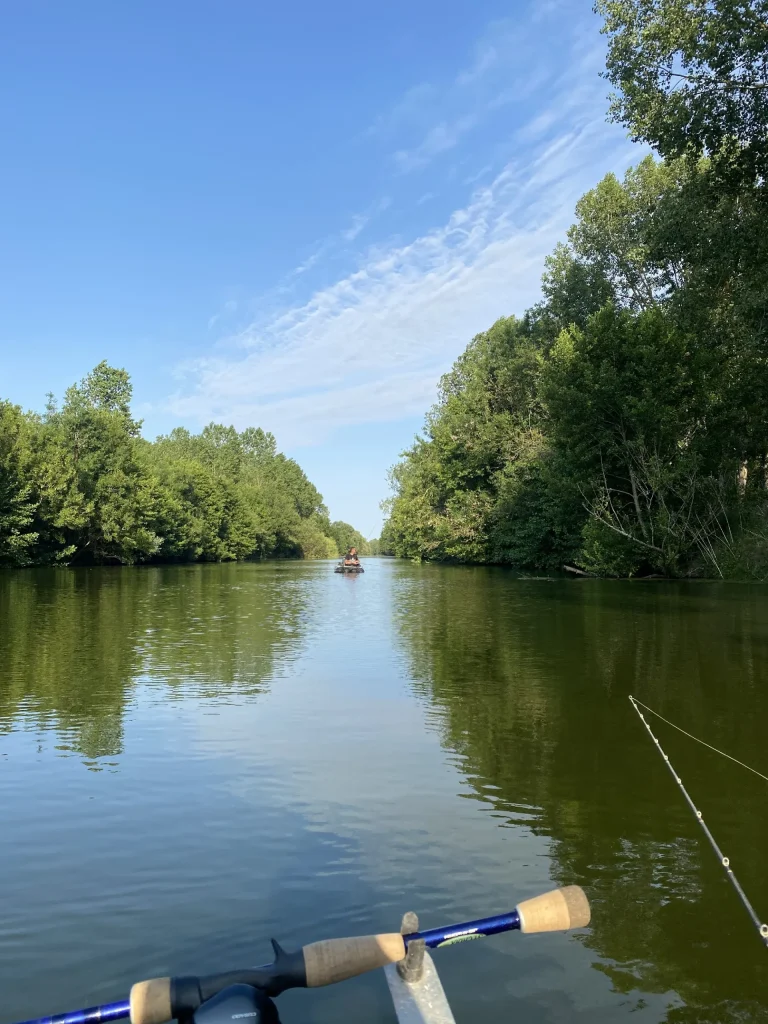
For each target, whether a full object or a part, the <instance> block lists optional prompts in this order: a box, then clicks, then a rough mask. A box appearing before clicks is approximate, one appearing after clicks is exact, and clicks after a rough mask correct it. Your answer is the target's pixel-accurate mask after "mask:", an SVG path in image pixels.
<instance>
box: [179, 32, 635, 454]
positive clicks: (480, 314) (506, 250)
mask: <svg viewBox="0 0 768 1024" xmlns="http://www.w3.org/2000/svg"><path fill="white" fill-rule="evenodd" d="M511 31H512V30H511V29H510V32H511ZM516 31H517V40H518V44H519V43H520V38H519V36H520V30H519V29H516ZM505 38H507V37H504V36H503V34H502V33H500V32H499V31H496V32H495V35H494V41H493V45H492V46H489V45H487V42H486V44H482V45H480V46H478V48H477V49H476V51H475V53H474V57H473V59H472V60H471V61H469V62H468V67H467V70H466V71H463V72H461V73H460V74H459V75H458V76H456V77H455V78H454V79H453V80H452V81H453V84H452V85H451V88H452V89H460V90H464V91H466V92H467V93H469V92H471V91H472V90H475V101H476V105H475V109H474V111H473V110H471V109H469V108H468V109H467V111H466V112H465V113H462V114H460V115H459V116H458V117H457V118H454V119H453V120H449V119H448V118H445V119H444V121H438V123H437V128H435V126H433V127H432V129H431V130H430V131H429V132H427V133H426V134H425V135H423V136H422V138H421V141H420V142H419V143H417V144H416V145H414V146H412V147H410V148H409V147H408V146H405V145H401V146H400V147H399V149H398V152H399V153H401V154H403V155H402V156H401V157H400V161H401V163H402V164H403V165H404V169H405V165H408V166H410V165H413V164H415V162H417V161H420V160H429V159H430V158H436V157H437V155H439V153H441V152H446V151H447V150H449V149H451V148H453V147H455V146H456V145H457V143H456V141H455V139H456V137H457V136H461V135H462V133H464V134H466V133H468V132H469V131H470V130H471V128H472V117H480V116H483V112H484V111H486V110H487V109H488V105H489V103H490V102H491V100H493V99H495V100H498V97H499V96H500V95H501V93H500V91H499V82H498V81H495V82H494V83H493V85H494V88H493V90H489V89H487V88H486V82H487V80H488V79H489V78H491V77H492V76H493V75H494V74H495V73H496V69H498V67H499V66H500V65H501V64H503V61H504V60H505V59H506V55H507V53H508V50H509V46H510V45H511V44H510V43H509V42H507V43H504V39H505ZM502 44H504V45H502ZM505 47H506V48H505ZM601 65H602V49H601V48H600V47H599V46H598V45H597V44H596V42H595V38H594V35H593V36H592V37H591V46H587V45H585V41H584V39H583V38H582V37H581V36H579V35H578V34H575V33H572V34H571V36H570V47H569V49H568V50H567V52H566V53H565V55H563V53H562V52H561V53H560V54H559V56H558V58H557V59H554V58H553V59H552V61H550V64H549V65H548V66H546V67H545V66H544V65H543V63H542V61H541V60H539V61H538V62H537V61H536V60H533V61H532V62H531V66H532V67H535V75H534V74H533V73H532V74H530V75H529V77H528V78H527V80H526V82H525V83H524V84H523V85H521V86H520V87H519V88H518V87H517V86H515V87H514V89H513V97H514V98H513V99H510V102H514V101H517V102H519V98H520V96H521V95H523V94H525V95H526V96H527V100H526V105H525V110H524V114H525V116H524V117H519V116H518V117H517V119H516V122H515V123H514V125H510V126H509V129H508V132H507V136H506V142H505V145H506V150H507V155H506V158H505V162H504V163H503V164H501V165H499V164H498V163H497V164H495V166H496V170H495V171H494V170H493V166H494V165H493V164H487V163H486V165H485V166H483V167H482V169H481V170H480V171H478V172H477V173H476V174H475V175H473V176H471V177H470V178H468V179H465V182H464V185H463V186H461V185H459V180H460V178H459V179H456V187H457V188H462V187H463V189H464V193H463V196H462V199H461V201H460V202H457V203H456V206H455V209H454V210H453V212H452V213H450V214H448V215H446V216H445V219H444V222H443V223H442V224H441V225H440V226H439V227H437V228H434V229H432V230H429V231H422V232H421V233H415V235H414V236H413V237H411V238H410V240H407V241H403V240H402V239H400V240H397V241H394V242H392V241H390V242H379V244H378V245H371V246H369V247H368V248H367V249H366V250H365V251H363V252H362V253H360V254H359V255H358V257H357V259H356V261H355V263H354V264H353V265H352V268H351V269H349V270H348V271H347V272H344V273H341V274H340V275H339V276H338V277H337V278H336V279H335V280H333V281H332V283H331V284H329V285H326V286H323V287H319V288H318V289H316V290H315V291H314V293H312V294H306V293H305V296H304V297H303V298H300V299H297V300H296V301H290V302H289V301H288V299H286V298H285V296H283V301H282V304H272V305H271V306H270V309H271V312H269V313H266V312H265V313H263V314H262V315H261V316H259V317H258V318H257V319H256V320H254V321H253V322H252V323H251V324H250V325H249V326H248V327H247V329H246V330H244V331H243V332H241V333H240V334H239V335H238V339H237V346H239V347H232V346H230V347H229V348H228V349H219V350H218V351H217V352H216V353H215V354H214V355H212V356H210V357H209V358H206V359H202V360H198V361H196V362H195V363H193V364H191V365H189V366H187V367H185V369H184V376H183V378H182V385H181V387H180V390H179V392H178V393H177V394H176V395H175V396H173V398H172V399H170V400H169V406H170V409H171V410H172V411H173V412H175V413H176V414H177V415H178V416H179V417H182V418H185V419H194V420H197V421H199V422H204V421H206V420H210V419H223V420H225V421H226V422H232V423H235V424H236V425H237V426H239V427H243V426H245V425H248V424H259V425H261V426H263V427H265V428H267V429H270V430H273V431H274V432H275V433H276V434H277V436H278V437H279V439H280V442H281V444H282V445H284V446H286V447H295V446H299V445H307V444H316V443H321V442H322V441H323V440H325V439H326V438H327V437H328V436H329V435H330V434H331V433H332V432H333V431H334V430H335V429H336V428H338V427H341V426H344V425H350V424H356V425H359V424H364V423H375V422H387V421H393V420H399V419H402V418H404V417H407V416H413V415H418V414H420V413H423V412H424V411H425V410H426V408H428V406H429V405H430V404H431V402H432V401H433V400H434V396H435V386H436V383H437V381H438V379H439V376H440V375H441V373H443V372H445V371H446V370H447V369H448V368H449V367H450V365H451V363H452V362H453V361H454V359H455V358H456V357H457V356H458V354H459V353H460V352H461V351H462V350H463V348H464V347H465V346H466V344H467V343H468V342H469V340H470V339H471V338H472V337H473V336H474V335H475V334H476V333H477V332H478V331H480V330H483V329H484V328H486V327H488V326H489V325H490V324H491V323H492V322H493V321H494V320H495V319H496V318H498V317H499V316H502V315H507V314H509V313H512V312H515V313H521V312H522V311H523V310H524V309H525V308H526V307H527V306H529V305H531V304H532V303H533V302H534V301H536V299H537V297H538V295H539V285H540V275H541V271H542V267H543V261H544V257H545V256H546V255H547V254H548V253H549V252H551V251H552V249H553V248H554V246H555V244H556V243H557V242H558V241H560V240H562V238H563V237H564V234H565V231H566V229H567V227H568V225H569V224H570V223H571V221H572V218H573V208H574V205H575V203H576V200H577V199H578V198H579V196H580V195H581V194H583V192H584V191H586V189H588V188H591V187H592V186H593V185H594V184H595V183H596V181H597V179H598V178H599V177H600V176H602V175H603V174H605V173H606V172H608V171H610V170H615V171H617V172H621V171H623V169H624V168H625V167H626V165H627V164H628V163H629V162H630V160H631V159H633V156H634V155H635V154H636V151H635V150H634V149H633V148H632V147H631V145H630V143H629V142H627V140H626V138H625V137H624V135H623V132H621V130H619V129H618V128H616V127H613V126H610V125H607V124H606V123H605V106H606V104H605V98H604V93H605V89H604V84H603V82H602V81H601V79H600V78H599V77H598V74H597V72H598V70H599V68H600V66H601ZM529 70H530V69H529ZM481 85H482V88H481ZM510 88H511V87H510ZM427 97H433V90H432V87H430V86H426V85H425V86H420V87H419V88H418V89H417V90H412V91H411V93H409V94H408V95H407V96H406V97H405V98H404V100H403V101H402V103H401V104H400V105H399V107H396V108H395V112H396V113H395V114H392V115H389V119H388V120H387V119H385V120H382V121H381V123H380V124H379V125H378V127H375V132H376V133H379V134H382V135H384V136H386V137H387V138H389V137H390V135H391V133H393V132H394V131H395V128H396V127H397V125H398V124H400V125H401V126H402V125H403V124H406V126H407V129H408V131H411V130H412V128H413V125H414V123H415V122H416V121H417V120H418V116H417V115H418V109H419V104H420V103H422V102H424V101H425V98H427ZM520 112H522V111H520ZM462 118H466V121H462ZM398 119H399V120H398ZM438 128H439V130H437V129H438ZM371 131H372V132H374V129H371ZM489 156H490V154H489V153H487V152H486V153H477V152H475V150H474V149H473V150H472V153H471V158H472V159H474V160H476V161H477V163H481V162H482V161H483V157H485V160H486V161H487V160H488V157H489ZM398 180H399V181H400V182H403V181H406V180H407V179H402V178H400V179H398ZM470 189H471V190H472V191H471V192H469V191H468V190H470ZM442 194H443V193H442V192H441V195H442ZM418 195H419V192H416V193H415V196H414V197H413V198H412V200H411V202H412V203H413V204H414V205H413V206H411V209H414V208H415V205H416V204H419V203H425V202H427V200H428V199H430V198H432V193H431V192H426V193H423V194H422V195H421V198H420V199H418V198H417V197H418ZM387 203H388V200H379V201H378V203H372V204H371V206H370V207H369V208H368V209H367V210H364V211H363V212H362V213H360V214H358V215H357V216H356V217H354V218H352V220H351V222H349V223H348V224H347V226H346V227H345V228H342V229H340V230H339V232H337V234H336V235H335V236H334V238H333V239H331V240H330V241H329V240H326V242H325V243H323V244H322V245H320V246H319V247H317V248H316V250H315V253H314V254H313V255H312V256H310V257H309V258H308V260H305V261H304V262H303V264H301V265H300V266H299V267H298V268H297V269H296V271H294V276H295V277H296V275H299V274H302V273H303V272H304V271H305V270H306V269H307V267H308V266H309V261H312V260H314V261H316V262H317V261H320V262H321V263H322V264H323V267H324V268H325V270H326V272H327V270H328V266H329V260H324V255H326V254H327V252H328V250H329V247H330V248H331V249H334V247H335V249H334V251H338V249H339V247H340V246H341V247H343V248H345V251H346V252H347V253H348V252H349V250H350V248H351V244H352V243H354V242H356V241H357V239H358V238H359V237H360V235H361V232H362V231H363V230H364V229H366V228H368V227H369V224H370V222H371V220H372V219H373V218H374V217H375V216H377V214H378V213H380V212H381V211H382V210H383V209H384V207H385V205H386V204H387ZM297 279H298V278H297ZM299 280H300V281H305V280H307V278H305V277H303V276H302V277H301V278H300V279H299ZM292 294H295V293H292ZM264 308H266V305H265V306H264Z"/></svg>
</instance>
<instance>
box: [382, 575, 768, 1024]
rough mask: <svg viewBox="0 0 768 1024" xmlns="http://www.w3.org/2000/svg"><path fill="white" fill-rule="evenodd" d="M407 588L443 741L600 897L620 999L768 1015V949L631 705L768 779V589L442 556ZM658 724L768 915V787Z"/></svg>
mask: <svg viewBox="0 0 768 1024" xmlns="http://www.w3.org/2000/svg"><path fill="white" fill-rule="evenodd" d="M394 586H395V594H396V597H395V600H394V602H393V615H394V617H395V623H396V630H397V633H398V635H399V638H400V643H401V645H402V648H403V650H404V651H405V652H406V654H407V657H408V661H409V665H410V670H411V675H412V677H413V680H414V682H413V686H414V688H415V690H416V692H417V693H418V694H419V695H420V697H421V698H422V699H423V700H424V702H425V705H426V706H427V709H428V714H429V715H430V719H431V721H432V722H433V724H434V727H435V728H436V729H438V731H439V732H440V736H441V740H442V743H443V745H444V746H445V747H446V748H447V749H449V750H451V751H455V752H456V753H457V755H458V757H459V762H460V767H461V769H462V771H463V772H464V773H466V775H467V777H468V778H469V780H470V781H471V784H472V789H473V795H474V798H475V799H477V800H479V801H482V802H483V803H484V804H485V805H486V806H487V807H488V808H489V810H490V812H491V813H492V814H494V816H495V817H497V818H498V823H499V826H500V827H517V826H519V825H525V826H527V827H529V828H531V829H532V830H533V831H534V832H535V833H537V834H539V835H541V836H545V837H548V838H549V841H550V851H551V856H552V858H553V865H554V867H553V872H554V874H555V878H556V881H558V882H560V883H563V884H568V883H572V882H577V883H580V884H582V885H584V886H585V887H586V888H587V889H588V891H589V894H590V898H591V901H592V904H593V923H592V927H591V930H590V931H589V932H588V933H587V934H586V935H585V936H584V941H585V942H586V944H587V945H588V947H589V948H591V949H592V950H594V952H595V953H596V954H597V956H598V958H599V959H598V960H597V961H596V962H595V964H594V966H595V968H596V969H597V970H599V971H602V972H604V973H605V974H606V975H608V976H609V978H610V980H611V982H612V984H613V986H614V988H615V989H616V990H617V991H618V992H624V993H627V994H629V993H632V992H634V993H635V994H636V995H637V993H641V994H642V993H659V994H664V993H669V995H670V1000H669V1001H670V1003H671V1004H674V1003H678V1004H679V1005H677V1006H674V1005H673V1006H672V1008H670V1010H669V1011H668V1017H667V1019H668V1020H670V1021H679V1022H683V1021H685V1022H693V1021H711V1022H716V1021H726V1020H729V1021H730V1020H751V1021H758V1020H759V1021H763V1020H768V1011H767V1010H766V1008H765V1005H766V997H765V967H766V959H765V958H766V955H768V954H767V953H766V950H765V949H764V948H763V947H762V945H761V942H760V940H759V938H758V936H757V935H756V933H755V931H754V929H753V926H752V924H751V922H750V921H749V919H748V917H747V915H746V913H745V911H744V909H743V908H742V906H741V904H740V902H739V901H738V899H737V897H736V895H735V893H734V891H733V890H732V888H731V886H730V884H729V883H728V882H727V880H726V879H725V876H724V873H723V871H722V868H721V867H720V865H719V864H718V862H717V860H716V857H715V855H714V853H713V852H712V851H711V848H710V847H709V845H708V844H707V843H706V841H705V839H704V837H703V835H702V833H701V832H700V830H699V827H698V825H697V824H696V822H695V820H694V818H693V816H692V815H691V813H690V811H689V810H688V808H687V806H686V805H685V804H684V802H683V799H682V796H681V795H680V794H679V792H678V791H677V790H676V788H675V787H674V784H673V783H672V781H671V779H670V778H669V774H668V772H667V770H666V768H665V766H664V765H663V763H662V761H661V759H660V757H659V755H658V753H657V752H656V750H655V748H654V746H653V744H652V742H651V741H650V738H649V737H648V736H647V734H646V733H645V731H644V730H643V728H642V726H641V723H640V722H639V720H638V719H637V718H636V716H635V714H634V712H633V710H632V708H631V705H630V703H629V701H628V700H627V695H628V694H629V693H633V694H634V695H636V696H637V697H638V698H639V699H640V700H642V701H644V702H645V703H647V704H648V705H650V706H651V707H653V708H655V709H657V710H658V711H660V712H661V713H662V714H664V715H665V716H666V717H668V718H669V719H671V720H672V721H674V722H677V723H680V724H681V725H683V726H684V727H685V728H687V729H688V730H689V731H691V732H693V733H694V734H696V735H698V736H701V737H702V738H704V739H706V740H708V741H709V742H711V743H713V744H714V745H716V746H718V747H720V748H721V749H724V750H726V751H728V752H730V753H732V754H734V755H735V756H737V757H739V758H740V759H742V760H744V761H746V762H747V763H750V764H753V765H754V766H755V767H757V768H758V769H760V770H762V771H763V772H765V773H768V746H766V742H765V726H766V721H768V717H767V715H766V712H767V711H768V658H766V654H768V616H766V611H765V609H766V596H767V595H766V591H765V588H760V587H748V586H743V587H742V586H713V585H697V584H673V585H669V584H664V585H662V584H652V583H644V584H641V583H637V584H626V583H611V582H598V581H578V582H576V581H573V582H572V581H567V582H559V581H558V582H534V581H529V582H526V581H522V580H520V581H514V582H512V581H511V580H510V577H509V575H508V574H506V573H504V572H503V571H493V570H487V569H482V570H479V569H472V568H466V569H460V568H457V569H455V570H453V571H452V572H451V574H448V573H446V572H445V571H444V570H439V569H436V568H434V567H429V566H424V567H411V566H400V567H398V572H397V574H396V582H395V585H394ZM654 731H655V732H656V735H657V736H658V737H659V739H660V740H661V742H662V745H664V747H665V749H666V751H667V753H668V754H669V756H670V758H671V760H672V763H673V764H674V765H675V767H676V768H677V770H678V772H679V773H680V774H681V775H682V778H683V781H684V782H685V783H686V785H687V786H688V788H689V791H690V792H691V793H692V795H693V797H694V800H696V801H697V802H698V804H699V806H700V808H701V809H702V811H703V813H704V815H705V817H706V820H707V822H708V823H709V825H710V827H711V828H712V830H713V831H714V834H715V837H716V838H717V839H718V841H719V843H720V845H721V847H722V848H723V850H724V851H725V853H726V854H728V855H730V858H731V863H732V865H733V866H734V868H735V870H736V871H737V874H738V877H739V879H740V880H741V882H742V884H743V885H744V886H745V888H746V890H747V893H748V894H749V896H750V898H751V899H752V902H753V903H754V905H755V906H756V907H757V909H758V913H761V912H762V914H763V915H768V875H766V872H765V866H764V864H765V850H766V842H767V841H768V820H767V819H766V813H765V808H766V797H768V784H767V783H765V782H763V781H762V780H760V779H757V778H755V777H754V776H751V775H750V774H749V773H747V772H745V771H744V770H743V769H741V768H739V767H738V766H736V765H733V764H731V763H729V762H727V761H725V760H724V759H723V758H720V757H718V756H717V755H715V754H713V753H711V752H710V751H708V750H706V749H705V748H703V747H701V746H699V745H697V744H695V743H693V742H691V741H690V740H688V739H686V738H685V737H683V736H681V735H680V734H679V733H676V732H675V731H674V730H672V729H670V728H669V727H668V726H665V725H664V724H663V723H661V722H654ZM675 994H676V996H675ZM638 1006H642V995H641V996H640V999H639V1002H638Z"/></svg>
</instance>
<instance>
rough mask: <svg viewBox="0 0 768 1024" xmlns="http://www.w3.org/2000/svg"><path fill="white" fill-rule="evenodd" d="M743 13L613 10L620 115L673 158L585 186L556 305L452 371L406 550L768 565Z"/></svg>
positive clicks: (404, 466)
mask: <svg viewBox="0 0 768 1024" xmlns="http://www.w3.org/2000/svg"><path fill="white" fill-rule="evenodd" d="M743 6H744V5H738V8H737V5H735V4H732V3H720V4H715V5H711V4H707V5H703V4H702V5H697V4H688V3H685V4H679V3H677V0H616V2H609V0H605V2H601V3H600V5H599V7H600V9H601V10H602V12H603V13H604V14H605V17H606V31H607V32H608V34H609V36H610V40H611V42H610V50H609V62H608V77H610V78H611V80H612V81H613V83H614V85H616V86H617V87H618V88H619V89H620V90H621V93H620V95H619V96H618V97H616V99H615V100H614V107H613V111H614V115H615V116H616V117H617V118H619V119H620V120H622V121H623V122H624V123H625V124H626V125H627V126H628V127H629V128H630V129H631V130H632V132H633V133H634V135H635V137H636V138H639V139H642V140H644V141H646V142H650V143H651V144H654V145H657V146H658V147H659V148H660V149H661V150H662V151H663V152H664V153H665V154H667V155H668V159H667V160H666V162H661V161H658V160H656V159H654V158H652V157H648V158H646V159H645V160H643V161H642V162H641V163H640V164H639V165H638V166H637V167H635V168H633V169H630V170H629V171H628V172H627V174H626V176H625V179H624V181H623V182H622V181H619V180H618V179H617V178H616V177H615V176H614V175H612V174H609V175H607V176H606V177H605V178H604V179H603V180H602V181H601V182H600V183H599V184H598V185H597V187H596V188H594V189H593V190H592V191H591V192H589V193H587V194H586V195H585V196H584V197H583V198H582V199H581V200H580V201H579V203H578V204H577V207H576V222H575V224H574V225H573V227H572V228H571V229H570V231H569V233H568V239H567V242H566V243H565V244H563V245H560V246H558V248H557V249H556V250H555V252H554V253H553V254H552V256H551V257H549V259H548V260H547V263H546V268H545V273H544V277H543V287H542V292H543V295H542V299H541V301H540V302H539V303H538V304H537V305H536V306H535V307H534V308H533V309H530V310H528V311H527V312H525V313H524V314H523V315H522V316H520V317H508V318H504V319H501V320H499V321H497V323H495V324H494V325H493V326H492V327H491V328H490V330H488V331H486V332H484V333H483V334H480V335H478V336H477V337H476V338H475V339H474V340H473V341H472V343H471V344H470V345H469V347H468V348H467V350H466V351H465V352H464V354H463V355H462V356H461V357H460V359H459V360H458V361H457V363H456V364H455V366H454V368H453V370H452V371H451V372H450V373H449V374H447V375H446V376H445V377H444V378H443V380H442V382H441V388H440V396H439V401H438V403H437V405H436V406H435V407H434V409H433V410H432V411H431V413H430V414H429V415H428V417H427V421H426V426H425V431H424V436H422V437H419V438H418V439H417V440H416V442H415V444H414V446H413V447H412V448H411V449H410V450H409V451H408V452H406V453H405V455H404V458H403V459H402V461H401V462H400V463H399V464H398V465H397V466H396V467H395V468H394V470H393V471H392V484H393V490H394V498H393V499H391V501H390V502H389V510H390V516H389V520H388V523H387V524H386V527H385V531H384V535H383V536H384V537H385V538H386V541H385V543H386V544H387V546H389V547H390V548H391V549H392V550H393V551H394V552H395V553H396V554H398V555H401V556H407V557H413V558H432V559H449V560H456V561H471V562H498V563H507V564H512V565H515V566H518V567H520V568H526V569H536V570H542V569H543V570H550V569H554V568H558V567H561V566H562V565H563V564H566V563H570V564H573V565H575V566H577V567H581V568H582V569H583V570H585V571H588V572H593V573H597V574H602V575H618V576H624V575H634V574H638V573H639V574H649V573H657V574H666V575H687V574H699V575H720V576H728V575H745V574H746V575H750V576H753V577H756V578H764V577H765V576H766V575H768V509H767V508H766V503H767V500H768V492H767V490H766V488H767V487H768V373H766V370H767V369H768V367H767V366H766V357H767V356H768V345H767V342H768V333H767V330H766V315H765V314H766V307H767V305H768V187H767V186H766V184H765V180H764V178H763V177H762V175H761V173H760V168H761V167H762V164H761V160H762V159H763V156H764V151H765V146H766V141H765V131H766V117H765V114H766V111H764V110H763V107H762V103H763V97H762V93H760V95H759V96H758V95H756V94H755V95H753V94H752V93H753V92H755V93H756V91H757V90H758V86H759V87H760V88H762V87H763V86H764V85H765V84H766V83H765V82H764V81H763V79H764V78H765V67H766V64H765V61H766V57H768V29H766V27H765V18H764V17H763V16H762V15H761V17H762V22H761V23H760V24H758V23H757V21H755V19H754V17H753V9H756V8H754V5H752V6H750V8H749V12H748V13H747V14H744V19H746V21H744V19H742V22H743V24H742V22H740V21H739V18H741V15H740V14H739V13H738V12H739V11H741V10H742V7H743ZM738 24H742V29H743V31H742V34H741V35H739V33H738V32H737V27H736V26H737V25H738ZM758 51H759V53H758ZM756 54H757V56H756ZM749 62H751V63H749ZM748 65H749V66H748ZM680 67H682V68H683V69H684V70H683V72H681V74H686V75H688V77H687V78H685V79H684V81H685V83H686V84H685V87H684V88H680V89H675V90H672V89H671V86H670V81H671V79H672V78H673V77H674V75H673V71H674V74H675V75H676V74H677V71H678V68H680ZM685 69H688V70H687V71H686V70H685ZM707 69H709V70H707ZM739 69H741V70H739ZM689 72H690V74H689ZM734 76H743V78H740V79H739V81H740V82H741V85H739V88H738V89H737V88H736V86H735V85H734ZM760 82H763V86H760ZM752 86H754V89H752ZM665 89H666V91H665ZM718 90H719V91H718ZM750 90H751V91H750ZM747 94H749V95H747ZM718 97H719V99H718ZM766 99H767V100H768V97H766Z"/></svg>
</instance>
